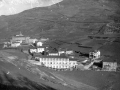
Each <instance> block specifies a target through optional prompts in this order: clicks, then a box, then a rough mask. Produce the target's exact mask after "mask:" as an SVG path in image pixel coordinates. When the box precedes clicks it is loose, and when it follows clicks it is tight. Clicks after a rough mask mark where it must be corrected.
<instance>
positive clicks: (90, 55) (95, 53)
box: [89, 50, 101, 59]
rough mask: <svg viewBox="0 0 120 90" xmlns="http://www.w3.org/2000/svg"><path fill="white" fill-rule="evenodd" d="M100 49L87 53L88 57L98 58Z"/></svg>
mask: <svg viewBox="0 0 120 90" xmlns="http://www.w3.org/2000/svg"><path fill="white" fill-rule="evenodd" d="M100 54H101V53H100V51H99V50H95V51H94V52H90V53H89V58H91V59H98V58H100Z"/></svg>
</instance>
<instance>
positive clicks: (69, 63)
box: [43, 62, 76, 65]
mask: <svg viewBox="0 0 120 90" xmlns="http://www.w3.org/2000/svg"><path fill="white" fill-rule="evenodd" d="M43 63H44V64H52V65H56V64H57V65H60V64H61V65H74V64H76V63H75V62H73V63H71V62H43Z"/></svg>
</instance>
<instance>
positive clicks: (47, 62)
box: [34, 55, 77, 69]
mask: <svg viewBox="0 0 120 90" xmlns="http://www.w3.org/2000/svg"><path fill="white" fill-rule="evenodd" d="M34 57H35V59H36V60H37V61H38V63H39V65H44V66H46V67H48V68H54V69H69V68H73V67H76V65H77V60H70V59H69V58H67V57H65V56H41V55H35V56H34Z"/></svg>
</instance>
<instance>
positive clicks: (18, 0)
mask: <svg viewBox="0 0 120 90" xmlns="http://www.w3.org/2000/svg"><path fill="white" fill-rule="evenodd" d="M61 1H63V0H0V16H1V15H12V14H17V13H20V12H22V11H24V10H27V9H31V8H35V7H45V6H51V5H53V4H56V3H58V2H61Z"/></svg>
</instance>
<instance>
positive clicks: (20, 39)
mask: <svg viewBox="0 0 120 90" xmlns="http://www.w3.org/2000/svg"><path fill="white" fill-rule="evenodd" d="M29 39H30V37H26V36H24V35H22V33H20V34H19V35H15V36H12V39H11V40H10V42H11V43H12V42H15V41H17V42H20V43H22V42H23V41H24V42H27V41H28V40H29Z"/></svg>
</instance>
